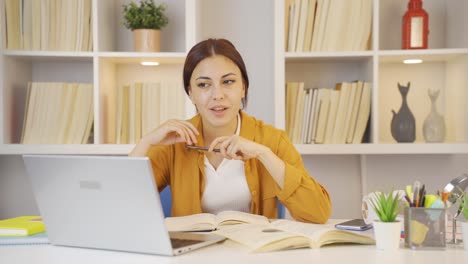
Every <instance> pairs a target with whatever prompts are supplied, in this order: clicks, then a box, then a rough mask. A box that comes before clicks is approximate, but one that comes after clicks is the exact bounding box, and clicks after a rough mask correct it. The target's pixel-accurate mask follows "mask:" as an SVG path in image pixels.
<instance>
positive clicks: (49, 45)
mask: <svg viewBox="0 0 468 264" xmlns="http://www.w3.org/2000/svg"><path fill="white" fill-rule="evenodd" d="M91 4H92V0H72V1H63V0H5V6H4V8H5V10H6V12H5V23H4V24H5V39H6V48H7V49H9V50H60V51H91V50H92V47H93V32H92V8H91V7H92V5H91Z"/></svg>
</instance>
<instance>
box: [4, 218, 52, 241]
mask: <svg viewBox="0 0 468 264" xmlns="http://www.w3.org/2000/svg"><path fill="white" fill-rule="evenodd" d="M44 231H45V225H44V222H42V218H41V217H40V216H18V217H14V218H8V219H4V220H0V236H30V235H34V234H37V233H42V232H44Z"/></svg>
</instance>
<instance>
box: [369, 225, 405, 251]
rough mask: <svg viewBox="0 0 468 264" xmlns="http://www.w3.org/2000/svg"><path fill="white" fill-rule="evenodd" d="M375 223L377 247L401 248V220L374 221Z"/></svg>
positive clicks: (382, 248)
mask: <svg viewBox="0 0 468 264" xmlns="http://www.w3.org/2000/svg"><path fill="white" fill-rule="evenodd" d="M373 225H374V236H375V244H376V246H377V249H380V250H397V249H398V248H400V236H401V234H400V233H401V222H380V221H374V223H373Z"/></svg>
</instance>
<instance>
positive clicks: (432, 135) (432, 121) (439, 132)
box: [423, 90, 445, 142]
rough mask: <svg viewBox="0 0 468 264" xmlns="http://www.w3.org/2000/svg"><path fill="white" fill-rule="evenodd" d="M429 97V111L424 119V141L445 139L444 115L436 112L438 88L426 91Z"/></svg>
mask: <svg viewBox="0 0 468 264" xmlns="http://www.w3.org/2000/svg"><path fill="white" fill-rule="evenodd" d="M427 93H428V95H429V98H431V112H430V113H429V115H428V116H427V118H426V120H424V124H423V134H424V139H425V140H426V142H442V141H444V139H445V121H444V117H443V116H442V115H441V114H439V113H438V112H437V107H436V101H437V98H438V97H439V93H440V91H439V90H436V91H433V90H428V91H427Z"/></svg>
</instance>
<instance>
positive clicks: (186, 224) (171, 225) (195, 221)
mask: <svg viewBox="0 0 468 264" xmlns="http://www.w3.org/2000/svg"><path fill="white" fill-rule="evenodd" d="M164 221H165V222H166V227H167V230H168V231H210V230H214V229H215V228H216V224H215V215H213V214H208V213H202V214H194V215H187V216H177V217H167V218H165V219H164Z"/></svg>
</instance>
